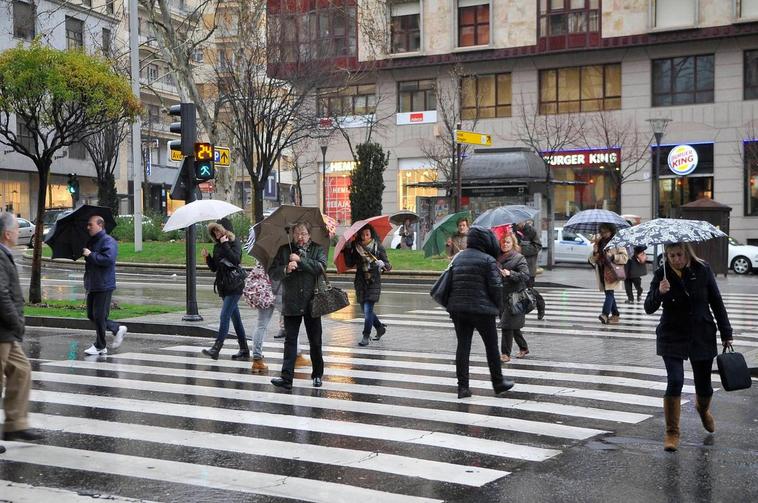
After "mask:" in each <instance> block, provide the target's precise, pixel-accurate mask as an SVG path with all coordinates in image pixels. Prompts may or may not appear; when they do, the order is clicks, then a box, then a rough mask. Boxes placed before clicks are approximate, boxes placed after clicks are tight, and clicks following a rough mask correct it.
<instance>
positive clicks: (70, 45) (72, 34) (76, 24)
mask: <svg viewBox="0 0 758 503" xmlns="http://www.w3.org/2000/svg"><path fill="white" fill-rule="evenodd" d="M83 47H84V21H81V20H80V19H76V18H73V17H68V16H66V49H82V48H83Z"/></svg>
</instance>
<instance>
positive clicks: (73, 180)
mask: <svg viewBox="0 0 758 503" xmlns="http://www.w3.org/2000/svg"><path fill="white" fill-rule="evenodd" d="M67 190H68V193H69V194H71V199H73V201H74V202H77V201H78V200H79V178H77V176H76V173H69V175H68V187H67Z"/></svg>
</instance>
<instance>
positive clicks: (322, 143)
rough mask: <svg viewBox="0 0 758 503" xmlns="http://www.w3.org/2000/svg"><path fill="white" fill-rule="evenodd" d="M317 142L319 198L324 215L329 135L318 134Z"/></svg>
mask: <svg viewBox="0 0 758 503" xmlns="http://www.w3.org/2000/svg"><path fill="white" fill-rule="evenodd" d="M318 144H319V145H320V146H321V173H322V177H321V200H322V204H323V206H322V207H323V208H324V215H326V149H327V148H329V137H328V136H327V135H323V136H320V137H319V139H318Z"/></svg>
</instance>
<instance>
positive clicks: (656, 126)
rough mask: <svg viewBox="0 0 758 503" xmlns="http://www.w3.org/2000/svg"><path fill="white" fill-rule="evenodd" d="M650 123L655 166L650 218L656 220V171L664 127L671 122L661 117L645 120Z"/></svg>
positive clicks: (657, 193)
mask: <svg viewBox="0 0 758 503" xmlns="http://www.w3.org/2000/svg"><path fill="white" fill-rule="evenodd" d="M647 121H648V122H649V123H650V129H652V130H653V135H654V136H655V166H653V173H652V174H653V176H652V179H653V199H652V201H653V208H652V218H658V207H659V202H658V196H659V188H658V170H659V168H660V165H661V139H662V138H663V133H665V132H666V127H667V126H668V124H669V122H671V119H666V118H662V117H658V118H655V119H648V120H647Z"/></svg>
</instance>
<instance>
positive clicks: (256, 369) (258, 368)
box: [250, 357, 268, 374]
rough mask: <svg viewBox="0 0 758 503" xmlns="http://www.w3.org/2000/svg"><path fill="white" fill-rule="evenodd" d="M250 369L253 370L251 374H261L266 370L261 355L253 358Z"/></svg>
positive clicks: (266, 367)
mask: <svg viewBox="0 0 758 503" xmlns="http://www.w3.org/2000/svg"><path fill="white" fill-rule="evenodd" d="M250 370H252V371H253V374H262V373H263V372H266V371H267V370H268V366H266V364H265V363H264V361H263V357H261V358H253V365H252V367H251V369H250Z"/></svg>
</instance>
